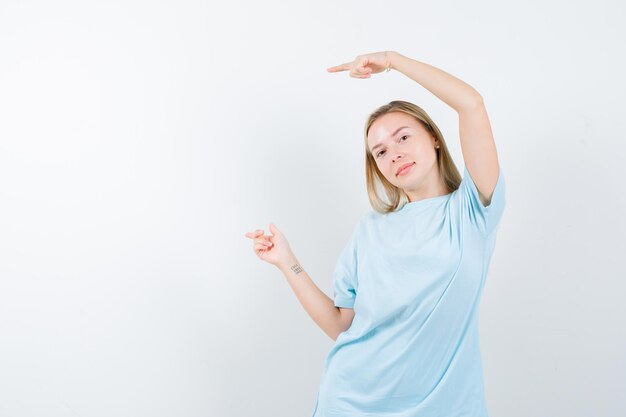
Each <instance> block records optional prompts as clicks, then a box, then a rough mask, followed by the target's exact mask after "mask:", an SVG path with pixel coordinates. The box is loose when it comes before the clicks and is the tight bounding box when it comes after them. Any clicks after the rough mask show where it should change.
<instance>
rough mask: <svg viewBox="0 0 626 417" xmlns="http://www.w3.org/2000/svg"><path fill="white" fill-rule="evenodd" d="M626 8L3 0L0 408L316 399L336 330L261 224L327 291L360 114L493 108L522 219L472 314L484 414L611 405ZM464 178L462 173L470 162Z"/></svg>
mask: <svg viewBox="0 0 626 417" xmlns="http://www.w3.org/2000/svg"><path fill="white" fill-rule="evenodd" d="M625 18H626V13H625V6H624V3H623V2H619V1H617V0H615V1H597V2H584V1H574V2H572V1H568V2H566V1H536V0H532V1H527V2H498V1H473V2H461V1H457V2H451V1H437V2H415V1H404V2H387V3H383V2H380V1H362V0H361V1H347V2H331V1H309V2H278V1H274V2H253V1H249V2H219V3H218V2H201V1H168V2H162V1H161V2H152V1H117V2H111V1H101V2H95V1H90V2H87V1H74V2H70V1H55V2H46V1H2V2H1V3H0V416H9V417H17V416H21V417H30V416H33V417H34V416H37V417H40V416H51V417H52V416H53V417H61V416H63V417H65V416H67V417H69V416H89V417H108V416H117V417H134V416H150V417H152V416H163V417H165V416H174V415H176V416H190V417H191V416H211V417H213V416H219V417H231V416H232V417H235V416H268V417H279V416H284V417H294V416H298V417H308V416H310V415H311V414H312V412H313V408H314V405H315V399H316V396H317V390H318V386H319V383H320V378H321V373H322V369H323V365H324V359H325V357H326V355H327V353H328V351H329V350H330V348H331V346H332V345H333V343H334V342H333V341H332V340H331V339H330V338H329V337H328V336H326V335H325V334H324V333H323V332H322V330H321V329H320V328H318V327H317V325H316V324H315V323H314V322H313V321H312V320H311V319H310V317H309V316H308V315H307V313H306V312H305V311H304V309H303V308H302V306H301V305H300V304H299V302H298V300H297V299H296V297H295V295H294V294H293V293H292V291H291V289H290V287H289V286H288V284H287V281H286V280H285V278H284V277H283V276H282V274H281V273H280V272H279V271H278V270H277V269H276V268H275V267H273V266H271V265H269V264H267V263H264V262H263V261H260V260H259V259H258V258H257V257H256V255H254V253H253V251H252V242H251V241H250V240H249V239H247V238H246V237H244V234H245V232H247V231H253V230H255V229H257V228H262V229H264V230H265V231H266V232H268V228H269V222H274V223H275V224H276V225H277V226H278V227H279V228H280V229H281V230H282V231H283V233H285V235H286V236H287V238H288V240H289V242H290V245H291V247H292V248H293V250H294V252H295V253H296V256H297V257H298V258H299V260H300V262H301V264H302V266H303V267H304V268H305V270H306V271H307V272H308V273H309V274H310V276H311V277H312V278H313V280H314V281H315V282H316V283H317V285H318V286H319V287H320V288H321V289H322V290H323V291H325V292H326V293H327V294H328V295H329V296H332V280H331V272H332V270H333V267H334V264H335V262H336V259H337V257H338V255H339V252H340V250H341V249H342V248H343V246H344V245H345V243H346V241H347V239H348V237H349V235H350V233H351V231H352V230H353V227H354V226H355V225H356V222H357V221H358V219H359V218H360V217H361V216H362V215H363V214H365V213H366V212H367V211H369V210H371V209H372V208H371V207H370V206H369V202H368V199H367V194H366V191H365V178H364V155H365V154H364V147H363V146H364V145H363V128H364V123H365V120H366V117H367V115H368V114H369V113H370V112H371V111H373V110H374V109H375V108H376V107H378V106H379V105H381V104H384V103H386V102H388V101H391V100H394V99H401V100H408V101H412V102H414V103H416V104H418V105H420V106H421V107H423V108H424V109H425V110H426V111H427V112H428V113H429V115H430V116H431V117H432V118H433V119H434V120H435V122H436V123H437V124H438V126H439V127H440V129H441V131H442V132H443V134H444V137H445V139H446V141H447V144H448V146H449V148H450V149H451V152H452V154H453V157H454V158H455V161H456V163H457V167H458V168H459V170H462V168H463V166H464V165H463V160H462V154H461V149H460V142H459V136H458V132H459V130H458V120H457V115H456V113H455V112H454V111H453V110H452V109H451V108H449V107H448V106H447V105H446V104H445V103H443V102H442V101H440V100H439V99H438V98H436V97H435V96H433V95H432V94H430V93H429V92H428V91H427V90H425V89H424V88H423V87H421V86H420V85H419V84H417V83H415V82H413V81H411V80H410V79H408V78H407V77H405V76H403V75H402V74H401V73H398V72H395V71H392V72H390V73H381V74H378V75H375V76H374V77H373V78H371V79H368V80H359V79H353V78H350V77H349V76H348V74H347V73H340V74H330V73H327V72H326V68H327V67H329V66H332V65H337V64H341V63H344V62H348V61H351V60H352V59H354V57H355V56H357V55H360V54H364V53H368V52H376V51H381V50H396V51H398V52H400V53H402V54H403V55H406V56H409V57H411V58H413V59H417V60H420V61H423V62H426V63H428V64H431V65H434V66H436V67H438V68H440V69H443V70H445V71H447V72H449V73H451V74H452V75H454V76H456V77H458V78H460V79H462V80H463V81H465V82H467V83H468V84H470V85H471V86H473V87H474V88H476V89H477V90H478V91H479V92H480V93H481V94H482V96H483V97H484V100H485V104H486V106H487V110H488V111H489V116H490V120H491V124H492V130H493V132H494V137H495V139H496V145H497V149H498V154H499V158H500V163H501V167H502V169H503V171H504V172H505V175H506V179H507V196H506V199H507V207H506V210H505V213H504V217H503V219H502V223H501V225H500V229H499V232H498V241H497V246H496V249H495V252H494V255H493V259H492V262H491V267H490V271H489V275H488V277H487V282H486V287H485V290H484V291H485V292H484V294H483V298H482V304H481V325H480V332H481V349H482V354H483V362H484V372H485V384H486V386H485V388H486V393H487V400H488V405H489V410H490V415H491V416H492V417H498V416H506V417H531V416H557V415H558V416H569V417H589V416H603V417H617V416H618V415H623V412H624V408H625V407H624V406H625V404H624V401H623V392H624V389H625V388H626V386H625V385H624V381H625V379H626V378H625V376H626V359H625V357H624V352H625V351H626V333H625V332H624V328H625V327H626V326H625V316H626V314H625V308H624V303H623V298H624V292H625V290H626V280H625V278H626V274H624V271H623V268H622V267H619V262H621V261H622V260H623V259H624V253H625V249H626V247H625V244H624V235H625V233H626V225H625V220H624V213H625V212H626V199H625V197H624V184H623V178H624V177H625V175H626V168H625V164H624V163H623V161H624V155H625V154H626V141H625V136H626V135H625V133H624V132H625V131H626V126H625V119H626V118H625V117H624V115H623V112H624V97H625V93H626V88H625V86H626V83H625V82H624V79H623V74H625V73H626V65H625V56H624V53H623V40H624V39H626V29H625V26H624V24H623V22H624V20H625ZM461 172H462V171H461Z"/></svg>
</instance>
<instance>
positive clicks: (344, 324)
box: [276, 255, 354, 340]
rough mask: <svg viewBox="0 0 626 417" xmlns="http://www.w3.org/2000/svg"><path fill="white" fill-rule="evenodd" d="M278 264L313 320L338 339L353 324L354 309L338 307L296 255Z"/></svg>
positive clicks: (331, 336)
mask: <svg viewBox="0 0 626 417" xmlns="http://www.w3.org/2000/svg"><path fill="white" fill-rule="evenodd" d="M276 266H277V267H278V269H280V271H281V272H282V273H283V274H284V275H285V278H287V282H288V283H289V286H290V287H291V289H292V290H293V292H294V293H295V294H296V297H297V298H298V300H299V301H300V304H302V307H304V309H305V310H306V312H307V313H308V314H309V316H311V318H312V319H313V321H314V322H315V323H317V325H318V326H320V327H321V328H322V330H323V331H324V333H326V334H327V335H328V336H330V338H331V339H333V340H337V337H338V336H339V334H340V333H341V332H344V331H346V330H347V329H348V328H349V327H350V325H351V324H352V319H353V318H354V310H353V309H351V308H339V307H336V306H335V303H334V301H333V300H332V299H331V298H330V297H328V296H327V295H326V294H325V293H324V292H323V291H322V290H320V289H319V288H318V287H317V285H315V283H314V282H313V280H312V279H311V277H310V276H309V274H307V272H306V271H305V270H304V268H302V266H301V265H300V263H299V262H298V259H297V258H296V257H295V256H293V255H291V257H290V258H289V259H288V260H287V262H284V263H280V264H278V265H276Z"/></svg>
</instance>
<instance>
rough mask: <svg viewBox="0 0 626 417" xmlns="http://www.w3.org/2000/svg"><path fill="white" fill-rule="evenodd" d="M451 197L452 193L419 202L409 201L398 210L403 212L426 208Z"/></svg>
mask: <svg viewBox="0 0 626 417" xmlns="http://www.w3.org/2000/svg"><path fill="white" fill-rule="evenodd" d="M453 192H454V191H453ZM451 195H452V193H448V194H444V195H438V196H436V197H428V198H422V199H421V200H417V201H409V202H407V203H405V204H404V205H403V206H402V208H401V209H400V210H402V211H404V210H412V209H414V208H418V207H424V206H428V205H430V204H432V203H436V202H439V201H441V200H445V199H447V198H448V197H450V196H451Z"/></svg>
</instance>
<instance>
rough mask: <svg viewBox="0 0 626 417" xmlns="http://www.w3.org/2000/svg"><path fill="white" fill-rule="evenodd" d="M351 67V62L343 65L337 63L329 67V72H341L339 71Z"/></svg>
mask: <svg viewBox="0 0 626 417" xmlns="http://www.w3.org/2000/svg"><path fill="white" fill-rule="evenodd" d="M349 69H350V63H345V64H341V65H337V66H334V67H330V68H328V69H327V71H328V72H339V71H347V70H349Z"/></svg>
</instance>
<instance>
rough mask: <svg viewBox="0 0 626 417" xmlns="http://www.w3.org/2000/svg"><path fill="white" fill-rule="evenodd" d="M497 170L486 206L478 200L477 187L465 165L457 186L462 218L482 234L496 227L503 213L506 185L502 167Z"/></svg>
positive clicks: (487, 233)
mask: <svg viewBox="0 0 626 417" xmlns="http://www.w3.org/2000/svg"><path fill="white" fill-rule="evenodd" d="M498 171H499V173H498V181H497V182H496V187H495V189H494V190H493V195H492V196H491V201H490V203H489V205H488V206H486V207H485V206H483V203H482V202H481V200H480V195H479V193H478V188H476V184H475V183H474V180H473V179H472V177H471V175H470V173H469V171H468V170H467V167H465V168H464V170H463V179H462V180H461V185H460V186H459V198H460V201H461V206H460V209H461V211H462V216H463V219H464V220H465V221H469V223H470V224H471V225H472V226H473V227H475V228H476V229H478V230H479V231H480V233H481V234H482V235H483V236H487V235H489V234H491V233H492V232H493V231H495V230H496V229H497V227H498V225H499V224H500V219H501V218H502V214H503V213H504V207H505V203H506V200H505V191H506V187H505V181H504V174H503V172H502V167H500V169H499V170H498Z"/></svg>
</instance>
